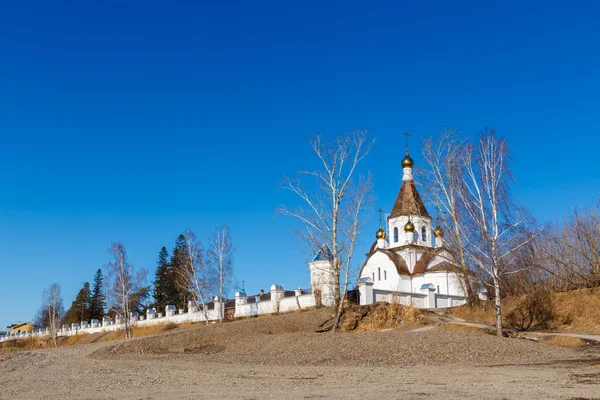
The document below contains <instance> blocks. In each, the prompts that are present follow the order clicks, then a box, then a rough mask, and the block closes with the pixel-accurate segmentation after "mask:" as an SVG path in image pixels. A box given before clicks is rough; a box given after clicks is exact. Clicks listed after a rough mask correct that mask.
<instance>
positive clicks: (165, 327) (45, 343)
mask: <svg viewBox="0 0 600 400" xmlns="http://www.w3.org/2000/svg"><path fill="white" fill-rule="evenodd" d="M198 324H199V323H197V322H195V323H191V322H188V323H183V324H173V323H169V324H159V325H150V326H142V327H132V329H131V334H132V335H133V337H143V336H150V335H157V334H160V333H163V332H167V331H170V330H173V329H189V328H192V327H194V326H197V325H198ZM121 339H125V332H124V331H122V330H119V331H110V332H100V333H92V334H87V333H79V334H77V335H74V336H60V337H59V338H58V341H57V342H58V346H59V347H62V346H73V345H76V344H89V343H100V342H110V341H113V340H121ZM53 347H54V342H53V341H52V338H50V337H49V336H42V337H34V338H25V339H14V340H10V341H5V342H2V343H0V351H4V352H14V351H28V350H39V349H51V348H53Z"/></svg>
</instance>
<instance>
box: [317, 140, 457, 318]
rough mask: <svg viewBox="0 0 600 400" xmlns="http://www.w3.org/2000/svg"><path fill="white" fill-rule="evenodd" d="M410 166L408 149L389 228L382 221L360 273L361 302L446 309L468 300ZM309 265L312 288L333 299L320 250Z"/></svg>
mask: <svg viewBox="0 0 600 400" xmlns="http://www.w3.org/2000/svg"><path fill="white" fill-rule="evenodd" d="M413 166H414V162H413V160H412V159H411V158H410V156H409V155H408V149H407V150H406V156H405V157H404V159H403V160H402V168H403V172H404V174H403V177H402V187H401V188H400V192H399V193H398V197H397V198H396V202H395V203H394V206H393V207H392V211H391V213H390V214H389V216H388V218H387V225H388V227H387V229H388V232H386V231H385V230H384V229H383V227H382V226H381V221H380V225H379V230H378V231H377V233H376V241H375V242H374V243H373V245H372V246H371V248H370V250H369V252H368V253H367V254H366V257H367V258H366V260H365V262H364V264H363V265H362V267H361V269H360V272H359V274H358V275H359V276H358V280H357V286H358V290H359V293H360V304H371V303H376V302H379V301H387V302H392V301H397V302H399V303H400V304H404V305H411V304H412V305H414V306H416V307H419V308H444V307H454V306H458V305H461V304H464V303H465V302H466V296H465V293H464V289H463V287H464V285H463V280H462V278H461V275H460V273H459V265H458V263H457V262H456V259H455V258H454V254H453V253H452V251H450V250H449V249H447V248H446V247H445V242H444V231H443V230H442V229H441V228H440V227H439V225H438V227H437V228H435V229H434V228H433V225H432V220H431V216H430V215H429V213H428V212H427V209H426V208H425V204H424V203H423V200H422V199H421V196H420V195H419V192H418V191H417V188H416V186H415V182H414V180H413V174H412V170H413ZM310 267H311V268H310V269H311V281H312V285H313V288H315V287H316V288H318V289H320V290H321V293H322V296H323V304H329V303H332V299H333V296H331V293H329V292H330V291H329V290H328V288H327V287H328V286H329V285H327V281H328V278H329V277H330V274H328V270H329V268H330V264H329V262H328V260H327V257H325V256H324V254H323V252H320V253H319V254H318V255H317V257H315V259H314V260H313V261H312V262H311V263H310ZM313 290H314V289H313Z"/></svg>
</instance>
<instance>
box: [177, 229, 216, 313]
mask: <svg viewBox="0 0 600 400" xmlns="http://www.w3.org/2000/svg"><path fill="white" fill-rule="evenodd" d="M183 236H184V237H185V253H186V257H185V262H184V265H183V269H182V271H181V273H182V274H183V275H184V276H183V280H181V281H182V282H185V283H186V286H187V287H185V288H183V289H186V290H189V292H190V294H191V295H192V297H193V301H195V302H196V303H198V301H200V304H201V308H202V313H203V314H204V319H205V320H206V323H207V324H208V309H207V307H206V299H207V298H210V293H211V292H212V291H213V290H214V287H215V279H214V276H213V275H212V274H211V271H210V269H209V268H208V266H207V265H206V263H205V262H204V255H203V248H202V243H200V241H199V240H198V239H197V238H196V234H195V233H194V232H192V231H190V230H187V231H185V232H184V233H183Z"/></svg>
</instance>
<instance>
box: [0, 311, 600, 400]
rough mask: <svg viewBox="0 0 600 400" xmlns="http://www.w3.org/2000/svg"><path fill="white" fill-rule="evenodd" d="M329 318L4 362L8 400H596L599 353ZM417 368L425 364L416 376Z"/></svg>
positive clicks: (173, 335)
mask: <svg viewBox="0 0 600 400" xmlns="http://www.w3.org/2000/svg"><path fill="white" fill-rule="evenodd" d="M324 315H325V314H323V312H322V311H317V312H307V313H300V314H294V315H286V316H281V317H264V318H257V319H251V320H246V321H237V322H232V323H227V324H222V325H211V326H208V327H207V326H201V327H197V328H192V329H189V330H185V331H179V332H178V331H174V332H169V333H167V334H162V335H157V336H154V337H147V338H139V339H134V340H131V341H129V342H107V343H94V344H85V345H77V346H72V347H63V348H59V349H53V350H41V351H34V352H24V353H0V398H2V399H4V398H8V397H12V398H17V399H20V398H33V399H55V398H56V399H58V398H61V399H63V398H67V397H68V398H73V397H74V396H75V397H77V398H84V399H87V398H89V399H112V398H132V399H159V398H181V399H188V398H189V399H196V398H210V399H214V398H236V399H237V398H239V399H259V398H260V399H271V398H273V399H274V398H278V399H281V398H363V399H364V398H379V399H381V398H426V397H429V396H431V395H434V394H436V395H439V396H442V398H491V399H502V398H549V399H551V398H580V399H581V398H597V397H598V396H600V357H599V356H600V353H598V352H597V351H595V350H594V349H588V350H586V351H574V350H566V349H560V348H557V347H552V346H547V345H542V344H537V343H533V342H529V341H525V340H517V339H500V338H496V337H494V336H489V335H481V334H476V333H469V332H444V331H441V330H440V329H438V328H434V329H430V330H426V331H423V330H421V331H418V332H415V331H414V329H415V327H406V328H403V329H399V330H393V331H386V332H381V333H348V334H337V335H327V334H316V333H313V331H314V327H315V326H316V325H318V324H319V323H320V322H322V320H323V317H324ZM413 364H416V366H413Z"/></svg>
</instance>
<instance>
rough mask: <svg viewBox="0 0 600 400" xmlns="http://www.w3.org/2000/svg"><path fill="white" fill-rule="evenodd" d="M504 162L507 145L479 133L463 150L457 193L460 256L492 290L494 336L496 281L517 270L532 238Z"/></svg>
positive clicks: (491, 134)
mask: <svg viewBox="0 0 600 400" xmlns="http://www.w3.org/2000/svg"><path fill="white" fill-rule="evenodd" d="M508 158H509V152H508V147H507V143H506V141H505V140H504V139H501V138H498V137H497V136H496V134H495V132H490V131H485V132H483V133H482V134H481V135H480V136H479V139H478V141H477V143H476V147H474V146H466V147H465V162H464V170H463V172H462V175H461V180H462V185H461V187H460V190H458V192H457V193H458V197H459V198H460V201H461V205H462V207H464V217H463V219H462V221H461V224H460V226H459V229H460V235H461V237H462V240H463V241H464V242H465V246H464V249H465V254H466V256H467V257H468V261H470V262H472V263H473V265H474V267H475V268H477V270H479V271H480V272H483V273H484V274H486V275H487V276H488V277H489V278H490V279H491V281H492V285H493V288H494V307H495V310H496V329H497V335H498V336H502V307H501V304H500V299H501V285H500V282H501V280H502V278H503V276H505V275H508V274H513V273H517V272H518V271H520V269H518V268H515V265H514V261H515V259H516V258H517V252H518V251H519V250H520V249H521V248H522V247H523V246H525V245H527V244H528V243H530V242H531V241H532V240H533V238H534V237H535V235H536V232H532V231H531V230H529V229H527V223H528V222H530V218H529V215H528V214H527V213H526V211H525V210H524V209H523V208H522V207H520V206H518V205H517V204H516V203H515V202H514V201H513V200H512V198H511V195H510V192H509V187H508V183H509V180H510V179H511V177H512V175H511V172H510V169H509V166H508Z"/></svg>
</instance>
